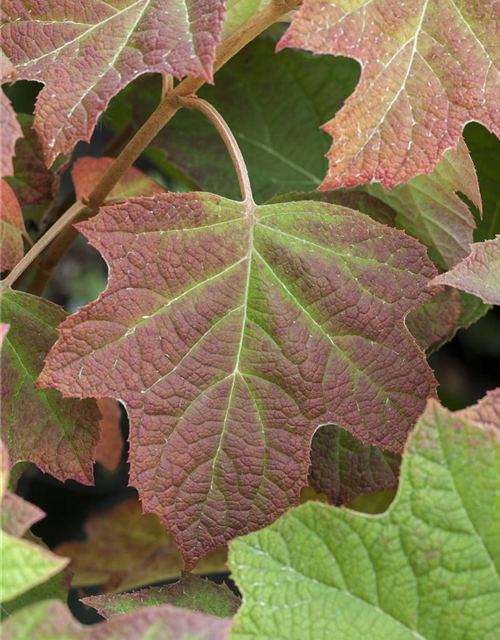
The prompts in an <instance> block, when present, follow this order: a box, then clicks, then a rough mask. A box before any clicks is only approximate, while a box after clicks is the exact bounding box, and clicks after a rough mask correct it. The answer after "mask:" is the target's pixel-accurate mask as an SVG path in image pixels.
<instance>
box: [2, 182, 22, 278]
mask: <svg viewBox="0 0 500 640" xmlns="http://www.w3.org/2000/svg"><path fill="white" fill-rule="evenodd" d="M23 232H24V222H23V214H22V212H21V207H20V206H19V202H18V201H17V198H16V196H15V194H14V192H13V191H12V189H11V188H10V187H9V185H8V184H7V182H5V180H2V181H1V183H0V271H4V270H7V269H8V270H10V269H13V268H14V267H15V266H16V264H17V263H18V262H19V260H21V258H22V257H23V255H24V245H23Z"/></svg>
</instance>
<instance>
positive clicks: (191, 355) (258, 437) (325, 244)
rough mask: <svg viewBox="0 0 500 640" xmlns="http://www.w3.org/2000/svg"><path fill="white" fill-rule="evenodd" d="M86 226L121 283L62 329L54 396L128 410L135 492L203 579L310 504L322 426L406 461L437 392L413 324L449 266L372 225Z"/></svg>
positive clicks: (173, 216) (139, 211) (193, 205)
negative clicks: (259, 532)
mask: <svg viewBox="0 0 500 640" xmlns="http://www.w3.org/2000/svg"><path fill="white" fill-rule="evenodd" d="M79 229H80V230H81V231H82V232H83V233H84V235H85V236H86V237H87V238H88V239H89V241H90V242H91V244H93V245H94V246H95V247H96V248H97V249H98V250H99V251H100V252H101V254H102V255H103V257H104V259H105V260H106V262H107V264H108V265H109V267H110V277H109V282H108V288H107V289H106V291H105V292H104V293H103V294H102V295H101V296H100V297H99V299H98V300H96V301H95V302H92V303H90V304H89V305H88V306H87V307H84V308H82V309H80V310H79V311H78V313H76V314H75V315H73V316H71V317H69V318H68V319H67V320H66V321H65V322H64V323H63V324H62V325H61V326H60V327H59V332H60V339H59V340H58V342H57V343H56V345H55V346H54V347H53V349H52V350H51V352H50V354H49V356H48V357H47V360H46V366H45V369H44V371H43V373H42V375H41V376H40V379H39V385H40V386H49V387H53V388H57V389H59V390H60V391H62V392H63V394H65V395H70V396H75V397H88V396H111V397H115V398H119V399H120V400H121V401H122V402H123V403H124V404H125V405H126V407H127V411H128V415H129V419H130V424H131V432H130V447H131V448H130V461H131V472H130V482H131V484H132V486H135V487H136V488H137V489H138V490H139V495H140V497H141V500H142V503H143V507H144V509H145V510H146V511H151V512H154V513H156V514H158V515H159V516H160V517H161V518H162V520H163V521H164V522H165V524H166V526H167V528H168V530H169V531H171V532H172V533H173V535H174V538H175V539H176V542H177V544H178V545H179V547H180V549H181V551H182V553H183V555H184V557H185V559H186V566H187V568H191V567H193V565H194V564H195V563H196V562H197V560H199V558H200V557H202V556H203V555H204V554H205V553H207V552H208V551H209V550H210V549H212V548H213V547H216V546H224V545H225V544H226V542H227V541H228V540H230V539H231V538H233V537H234V536H235V535H238V534H241V533H243V532H245V531H250V530H253V529H258V528H260V527H262V526H264V525H265V524H268V523H269V522H271V521H272V520H274V519H275V518H276V517H277V516H278V515H279V514H281V513H283V512H284V511H286V510H287V509H288V508H289V507H290V506H292V505H294V504H298V502H299V493H300V489H301V486H302V485H304V484H305V483H306V480H307V471H308V467H309V447H310V442H311V438H312V435H313V433H314V431H315V430H316V429H317V427H318V426H319V425H321V424H330V423H333V424H336V425H338V426H340V427H342V428H345V429H346V430H348V431H349V432H350V433H351V434H352V435H355V436H357V437H359V438H360V439H361V440H362V441H364V442H369V443H371V444H374V445H378V446H381V447H383V448H386V449H389V450H392V451H395V452H398V451H401V449H402V447H403V444H404V442H405V440H406V436H407V433H408V431H409V429H410V428H411V427H412V426H413V424H414V422H415V421H416V419H417V417H418V415H419V414H420V413H421V412H422V410H423V408H424V406H425V402H426V399H427V398H428V397H429V396H431V395H433V394H434V392H435V380H434V377H433V375H432V372H431V370H430V368H429V367H428V365H427V363H426V361H425V358H424V355H423V352H422V351H421V350H420V349H419V348H418V347H417V345H416V343H415V342H414V340H413V338H412V337H411V336H410V334H409V333H408V331H407V329H406V326H405V323H404V318H405V317H406V315H407V314H408V313H409V311H411V310H412V309H413V308H415V307H416V306H418V305H419V304H421V303H423V302H425V301H426V300H427V299H428V298H429V295H428V294H427V293H426V292H425V290H424V288H425V286H426V284H427V283H428V279H429V277H432V276H433V275H434V273H435V270H434V267H433V266H432V264H431V262H430V261H429V260H428V258H427V257H426V255H425V253H426V252H425V248H424V247H423V246H422V245H420V244H419V243H417V242H416V241H415V240H413V239H412V238H409V237H408V236H406V235H405V234H404V233H402V232H399V231H395V230H393V229H390V228H389V227H386V226H385V225H381V224H379V223H377V222H374V221H373V220H371V219H370V218H369V217H368V216H365V215H363V214H360V213H357V212H355V211H353V210H351V209H347V208H342V207H339V206H333V205H330V204H327V203H323V202H312V201H310V202H290V203H283V204H279V205H270V206H261V207H257V206H255V205H253V204H251V203H239V202H234V201H231V200H226V199H224V198H221V197H219V196H215V195H211V194H201V193H187V194H175V193H168V194H164V195H158V196H155V197H153V198H132V199H130V200H128V201H127V202H126V203H124V204H117V205H114V206H108V207H104V208H103V209H102V210H101V213H100V214H99V215H98V216H96V217H94V218H92V219H91V220H89V221H88V222H85V223H82V224H81V225H80V226H79Z"/></svg>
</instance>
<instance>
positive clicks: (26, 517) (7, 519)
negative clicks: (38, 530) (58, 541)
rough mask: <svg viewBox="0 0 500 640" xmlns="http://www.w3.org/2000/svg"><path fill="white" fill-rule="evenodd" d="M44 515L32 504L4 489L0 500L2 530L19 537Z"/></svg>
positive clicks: (0, 524)
mask: <svg viewBox="0 0 500 640" xmlns="http://www.w3.org/2000/svg"><path fill="white" fill-rule="evenodd" d="M44 517H45V513H44V512H43V511H42V510H41V509H39V508H38V507H37V506H35V505H34V504H30V503H29V502H26V500H24V499H23V498H21V496H18V495H17V494H15V493H12V491H6V492H5V495H4V497H3V500H2V512H1V514H0V526H1V528H2V530H3V531H5V532H6V533H9V534H10V535H12V536H16V537H18V538H20V537H21V536H23V535H24V534H25V533H26V531H27V530H28V529H29V528H30V527H32V526H33V525H34V524H35V522H38V521H39V520H41V519H42V518H44Z"/></svg>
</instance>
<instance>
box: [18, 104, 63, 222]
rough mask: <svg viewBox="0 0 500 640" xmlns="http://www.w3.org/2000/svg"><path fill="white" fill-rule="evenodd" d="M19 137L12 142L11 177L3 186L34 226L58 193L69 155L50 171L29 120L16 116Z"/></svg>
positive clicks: (59, 160) (22, 114)
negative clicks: (12, 194) (14, 144)
mask: <svg viewBox="0 0 500 640" xmlns="http://www.w3.org/2000/svg"><path fill="white" fill-rule="evenodd" d="M18 119H19V123H20V125H21V129H22V133H23V137H22V138H20V139H19V140H18V141H17V142H16V147H15V156H14V159H13V165H14V173H13V175H12V177H9V178H7V182H8V183H9V185H10V186H11V187H12V190H13V191H14V193H15V194H16V197H17V199H18V201H19V204H20V206H21V209H22V210H23V214H24V219H25V220H28V219H34V220H36V221H37V222H39V221H40V219H41V218H42V217H43V216H44V215H46V214H47V211H48V210H49V209H50V207H52V206H54V203H55V200H56V198H57V195H58V192H59V183H60V180H61V175H62V174H63V172H64V171H65V169H66V168H67V166H68V164H69V162H70V159H71V157H70V155H69V154H68V155H66V156H64V155H62V156H60V157H59V158H58V159H57V162H55V163H54V164H53V166H52V167H51V168H50V169H47V167H46V166H45V160H44V156H43V147H42V143H41V142H40V140H39V138H38V135H37V133H36V131H35V130H34V129H33V116H29V115H26V114H24V113H21V114H19V116H18Z"/></svg>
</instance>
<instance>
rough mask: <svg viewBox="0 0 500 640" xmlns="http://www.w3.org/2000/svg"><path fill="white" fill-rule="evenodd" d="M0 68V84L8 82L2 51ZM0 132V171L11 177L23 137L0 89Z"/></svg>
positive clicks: (7, 62)
mask: <svg viewBox="0 0 500 640" xmlns="http://www.w3.org/2000/svg"><path fill="white" fill-rule="evenodd" d="M2 8H3V7H2ZM0 67H1V78H2V82H5V81H6V80H9V78H10V76H11V74H12V71H13V66H12V64H11V62H10V60H9V59H8V58H6V56H5V55H4V54H3V52H2V51H0ZM0 130H1V131H2V136H1V138H0V171H1V174H2V176H11V175H12V173H13V171H14V169H13V166H12V156H13V155H14V149H15V146H16V140H17V139H18V138H20V137H21V136H22V135H23V132H22V130H21V125H20V124H19V122H18V121H17V117H16V112H15V111H14V109H13V107H12V105H11V103H10V100H9V99H8V98H7V96H6V95H5V93H4V92H3V91H2V89H0ZM0 177H1V176H0Z"/></svg>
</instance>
